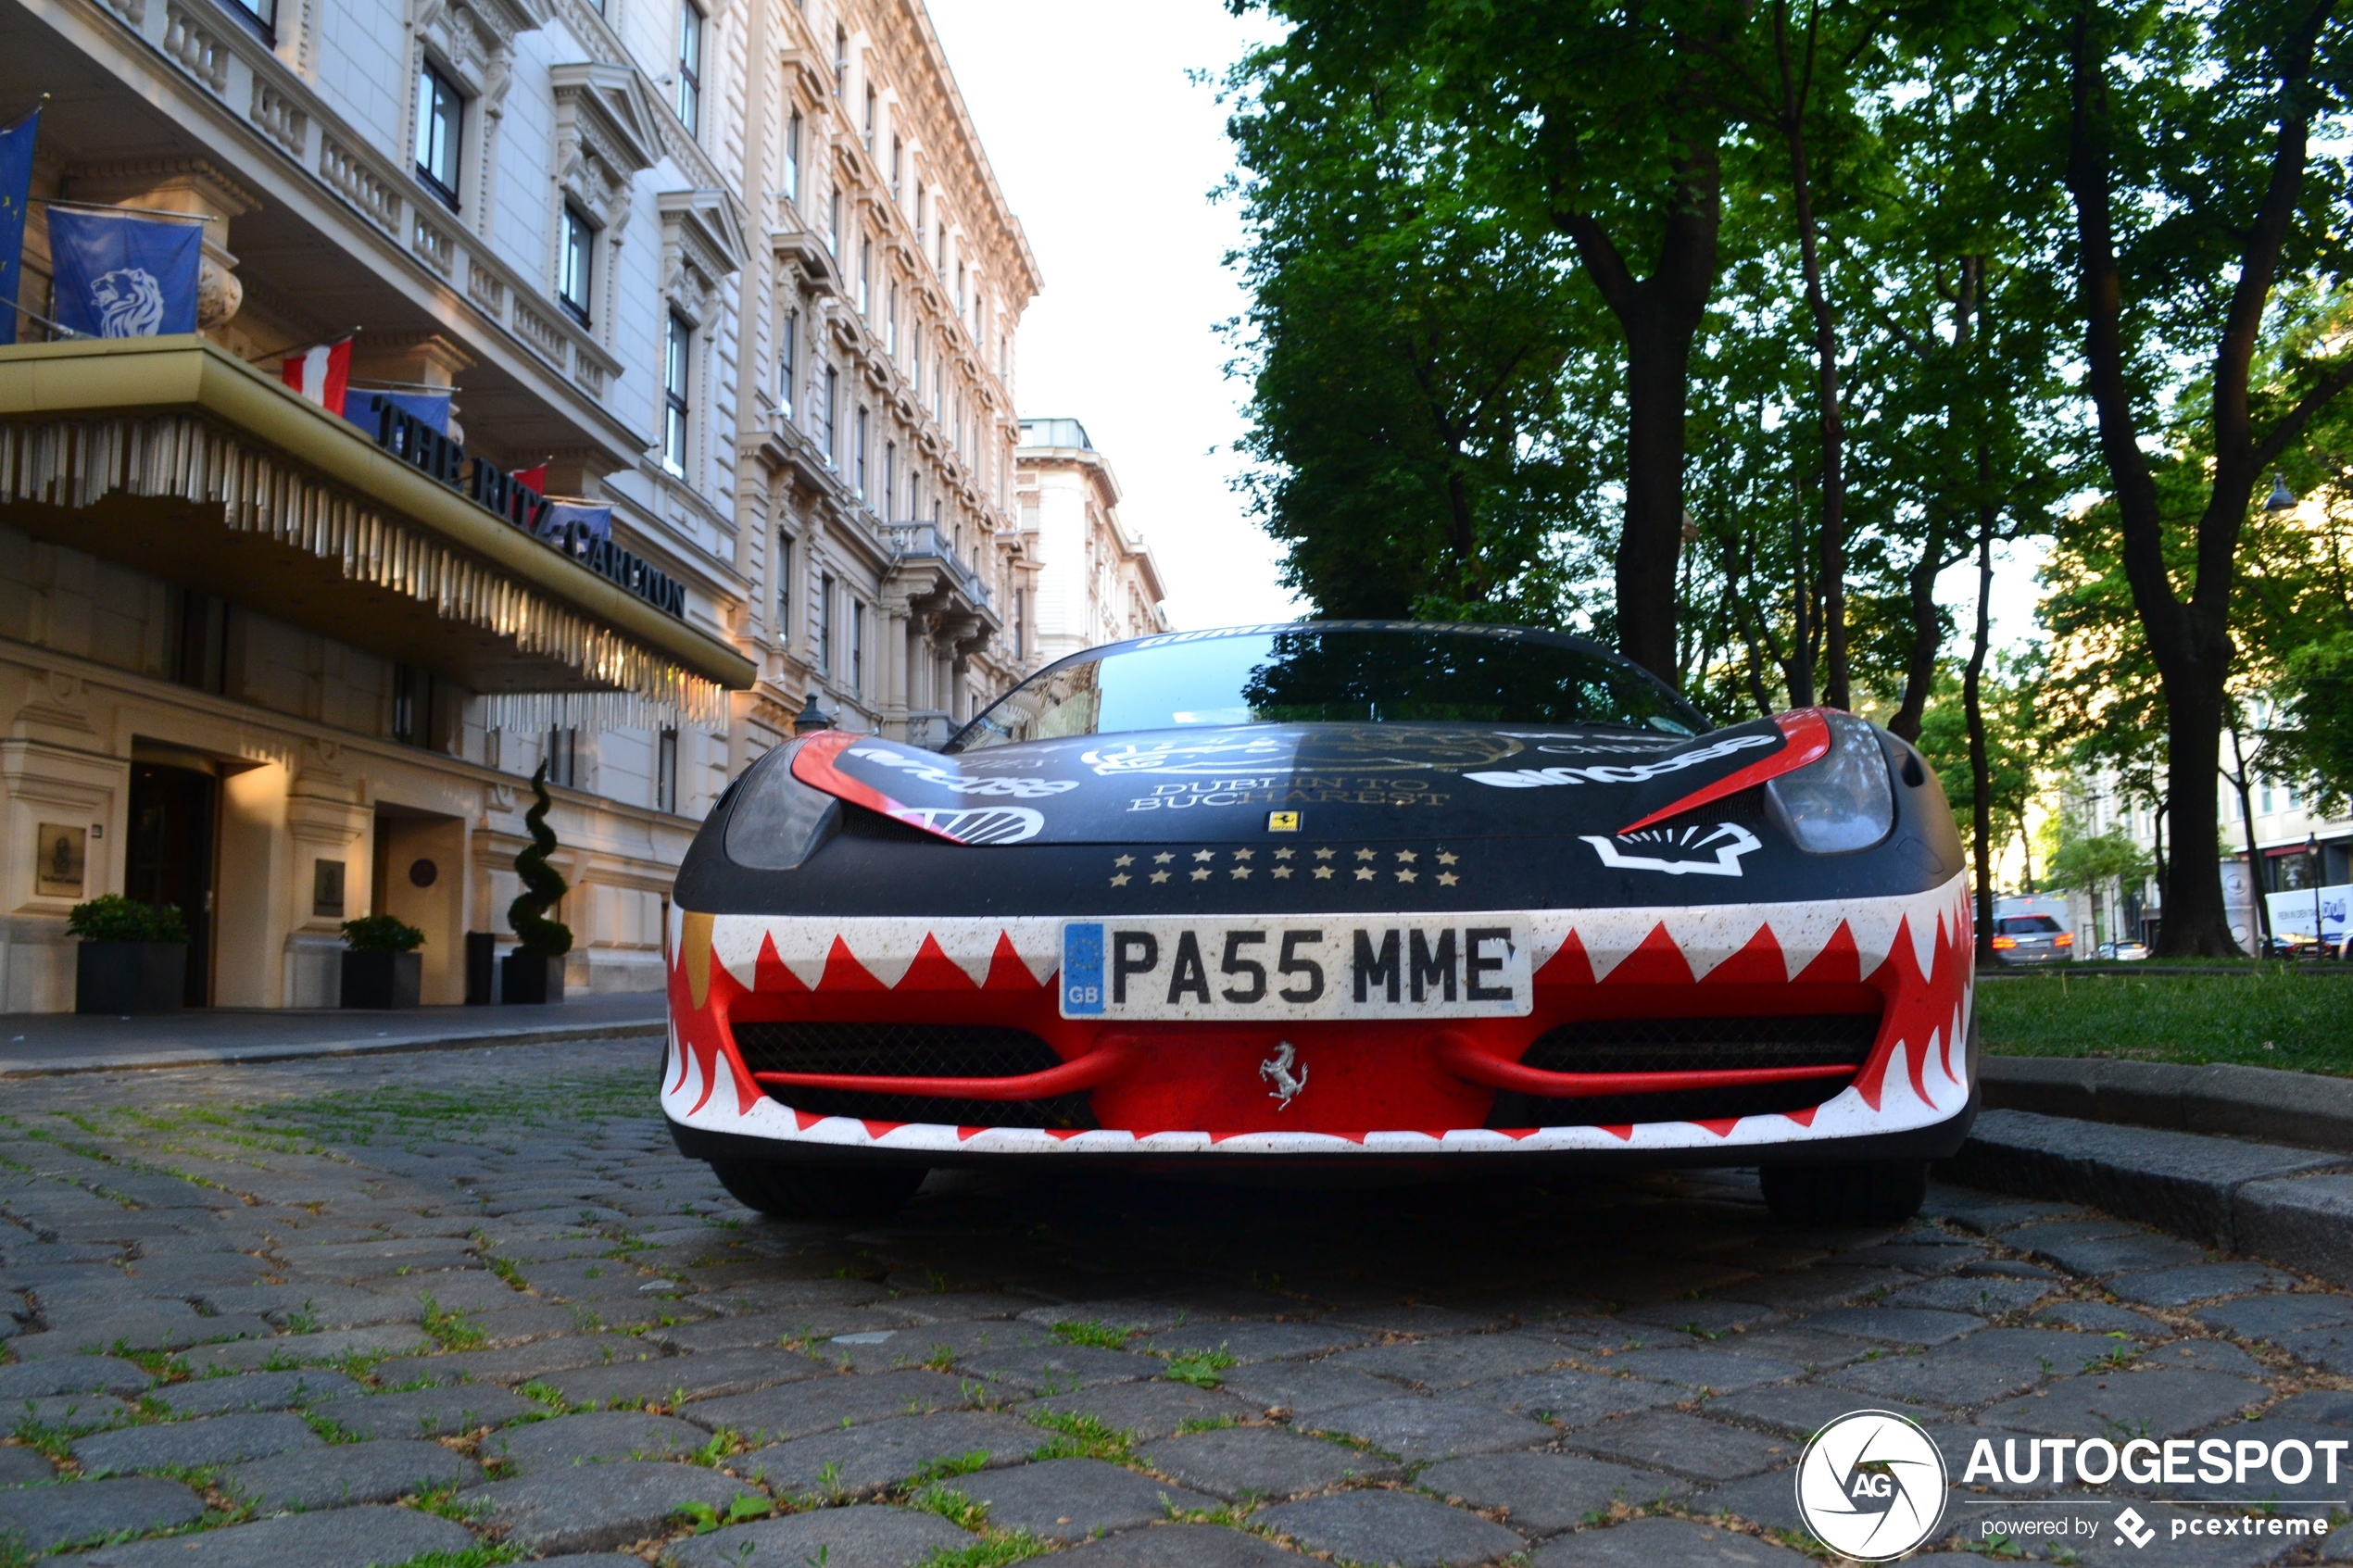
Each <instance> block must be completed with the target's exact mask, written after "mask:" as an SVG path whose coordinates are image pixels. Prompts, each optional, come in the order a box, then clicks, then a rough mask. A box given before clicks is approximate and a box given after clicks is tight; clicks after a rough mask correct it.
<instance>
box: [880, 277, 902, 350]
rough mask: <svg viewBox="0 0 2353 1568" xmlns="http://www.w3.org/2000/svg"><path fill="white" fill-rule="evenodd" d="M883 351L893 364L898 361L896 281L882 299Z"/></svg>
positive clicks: (897, 296)
mask: <svg viewBox="0 0 2353 1568" xmlns="http://www.w3.org/2000/svg"><path fill="white" fill-rule="evenodd" d="M883 352H884V353H885V354H887V355H889V356H890V358H891V362H892V363H893V364H896V363H897V362H898V360H899V284H898V283H897V282H893V283H892V284H891V285H890V294H889V296H888V297H887V298H886V299H885V300H884V301H883Z"/></svg>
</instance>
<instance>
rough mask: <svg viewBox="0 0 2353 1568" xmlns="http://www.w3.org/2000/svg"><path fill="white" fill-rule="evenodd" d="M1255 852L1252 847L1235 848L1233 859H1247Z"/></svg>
mask: <svg viewBox="0 0 2353 1568" xmlns="http://www.w3.org/2000/svg"><path fill="white" fill-rule="evenodd" d="M1256 853H1257V851H1256V850H1254V849H1237V850H1235V851H1234V859H1237V860H1247V859H1250V858H1251V857H1252V855H1255V854H1256Z"/></svg>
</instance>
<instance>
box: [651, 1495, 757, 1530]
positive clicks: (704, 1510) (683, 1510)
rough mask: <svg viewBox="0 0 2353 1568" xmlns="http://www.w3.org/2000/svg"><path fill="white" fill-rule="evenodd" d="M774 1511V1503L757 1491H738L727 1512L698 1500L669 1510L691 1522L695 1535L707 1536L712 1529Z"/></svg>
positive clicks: (677, 1516)
mask: <svg viewBox="0 0 2353 1568" xmlns="http://www.w3.org/2000/svg"><path fill="white" fill-rule="evenodd" d="M775 1511H776V1505H775V1504H774V1503H772V1502H770V1501H769V1500H768V1499H766V1498H763V1497H761V1496H760V1495H759V1494H758V1493H756V1492H739V1493H737V1494H736V1497H735V1499H733V1500H732V1501H730V1502H729V1503H728V1504H727V1512H724V1513H722V1512H719V1511H718V1510H717V1509H715V1508H713V1507H711V1504H709V1503H707V1502H703V1501H700V1500H697V1501H694V1502H684V1503H680V1504H679V1505H678V1506H677V1507H676V1508H675V1509H673V1510H672V1511H671V1512H672V1514H673V1517H675V1518H679V1519H685V1520H687V1521H689V1522H691V1523H692V1524H694V1527H695V1534H696V1535H698V1536H708V1535H710V1534H711V1532H712V1531H714V1530H720V1529H724V1528H725V1527H726V1526H727V1525H730V1524H744V1523H746V1522H747V1521H749V1520H753V1519H765V1518H767V1517H768V1516H769V1515H770V1514H771V1513H774V1512H775Z"/></svg>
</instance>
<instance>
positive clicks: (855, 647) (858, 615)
mask: <svg viewBox="0 0 2353 1568" xmlns="http://www.w3.org/2000/svg"><path fill="white" fill-rule="evenodd" d="M849 690H850V695H852V696H865V695H866V607H865V606H864V605H862V604H861V603H859V602H858V601H857V600H856V599H852V600H850V601H849Z"/></svg>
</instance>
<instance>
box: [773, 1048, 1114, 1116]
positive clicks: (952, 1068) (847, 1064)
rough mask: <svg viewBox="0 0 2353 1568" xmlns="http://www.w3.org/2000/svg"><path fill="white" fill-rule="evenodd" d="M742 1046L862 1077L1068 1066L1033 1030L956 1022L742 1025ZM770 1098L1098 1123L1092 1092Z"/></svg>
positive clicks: (827, 1108)
mask: <svg viewBox="0 0 2353 1568" xmlns="http://www.w3.org/2000/svg"><path fill="white" fill-rule="evenodd" d="M735 1036H736V1051H737V1052H738V1053H739V1054H740V1055H741V1056H742V1057H743V1059H744V1066H745V1067H746V1068H748V1069H749V1070H750V1071H751V1072H753V1073H838V1074H840V1075H842V1076H844V1077H858V1078H1020V1077H1026V1075H1028V1074H1030V1073H1044V1072H1047V1071H1048V1070H1050V1069H1051V1068H1056V1067H1060V1066H1061V1065H1062V1060H1063V1059H1062V1058H1061V1057H1059V1056H1056V1055H1055V1054H1054V1051H1053V1047H1051V1046H1049V1045H1047V1044H1046V1042H1045V1041H1043V1040H1041V1039H1039V1038H1038V1036H1037V1035H1032V1034H1030V1033H1029V1032H1028V1031H1027V1030H1026V1029H996V1028H988V1027H986V1026H982V1025H977V1024H956V1023H753V1022H738V1023H736V1025H735ZM768 1095H769V1098H772V1099H774V1100H777V1101H779V1102H781V1103H783V1104H786V1105H789V1106H791V1107H792V1108H793V1109H795V1110H805V1111H809V1112H811V1113H812V1114H813V1115H819V1116H855V1117H857V1118H859V1119H860V1120H862V1121H868V1122H936V1123H945V1124H947V1125H950V1126H957V1127H1051V1128H1055V1129H1058V1130H1062V1129H1071V1128H1088V1127H1093V1126H1096V1125H1098V1123H1097V1122H1096V1121H1095V1114H1094V1111H1093V1110H1092V1109H1091V1108H1090V1107H1089V1105H1088V1098H1087V1096H1085V1095H1084V1094H1075V1095H1062V1096H1059V1097H1057V1098H1052V1099H1041V1100H1018V1099H1015V1100H1005V1099H947V1098H940V1097H939V1096H937V1095H913V1094H906V1095H902V1094H888V1093H883V1092H878V1091H874V1090H865V1089H825V1088H812V1087H805V1086H802V1085H770V1086H769V1088H768Z"/></svg>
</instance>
